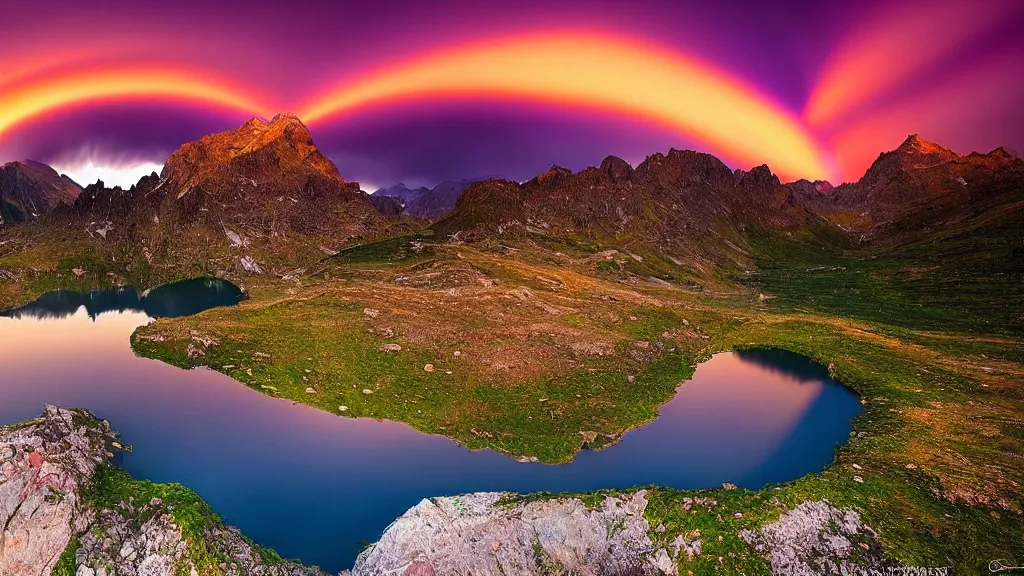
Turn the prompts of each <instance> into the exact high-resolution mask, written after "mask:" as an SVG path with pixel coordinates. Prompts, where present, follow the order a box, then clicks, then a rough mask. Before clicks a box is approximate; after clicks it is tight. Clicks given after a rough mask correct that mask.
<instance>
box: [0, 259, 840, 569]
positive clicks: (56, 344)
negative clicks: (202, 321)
mask: <svg viewBox="0 0 1024 576" xmlns="http://www.w3.org/2000/svg"><path fill="white" fill-rule="evenodd" d="M242 298H243V295H242V293H241V291H240V290H239V289H238V288H237V287H235V286H233V285H231V284H230V283H227V282H224V281H220V280H213V279H197V280H190V281H187V282H183V283H178V284H174V285H168V286H164V287H161V288H157V289H154V290H152V291H148V292H144V293H137V292H136V291H134V290H131V289H121V290H106V291H96V292H91V293H75V292H64V291H62V292H54V293H50V294H47V295H45V296H43V297H42V298H40V299H39V300H37V301H36V302H34V303H32V304H30V305H27V306H24V307H22V308H19V309H17V310H14V311H8V312H6V313H4V316H2V317H0V367H2V368H0V370H2V378H0V398H2V401H0V424H10V423H14V422H19V421H22V420H25V419H28V418H31V417H34V416H37V415H38V414H40V413H41V412H42V409H43V404H45V403H51V404H57V405H61V406H75V407H84V408H88V409H89V410H91V411H92V412H93V413H95V414H96V415H97V416H99V417H101V418H105V419H107V420H109V421H110V423H111V425H112V426H113V427H114V429H115V430H117V431H119V432H120V433H121V434H122V439H123V440H124V442H126V443H128V444H131V445H132V446H133V448H134V450H133V451H132V452H130V453H124V454H122V455H120V456H119V457H118V462H119V463H120V464H121V465H122V466H124V467H125V468H126V469H127V470H128V471H129V472H130V473H131V474H132V475H133V476H135V477H136V478H148V479H150V480H153V481H155V482H181V483H183V484H185V485H187V486H189V487H190V488H192V489H194V490H195V491H196V492H198V493H199V494H200V495H202V497H203V498H205V499H206V501H207V502H209V504H210V505H211V506H212V507H213V508H214V509H215V510H216V511H217V512H218V513H219V514H220V515H221V516H222V517H223V518H224V520H225V522H227V523H228V524H232V525H235V526H238V527H240V528H241V529H242V530H243V532H244V533H245V534H246V535H248V536H250V537H252V538H253V539H255V540H256V541H257V542H259V543H261V544H264V545H266V546H269V547H272V548H274V549H276V550H277V551H278V552H280V553H281V555H282V556H285V557H289V558H298V559H300V560H302V561H303V562H306V563H309V564H316V565H320V566H321V567H323V568H324V569H326V570H328V571H331V572H337V571H338V570H341V569H343V568H347V567H351V565H352V563H353V562H354V560H355V556H356V554H357V553H358V552H359V550H360V549H361V547H362V546H363V545H364V544H365V543H367V542H373V541H376V540H377V538H378V537H379V536H380V534H381V532H382V531H383V530H384V529H385V528H386V527H387V525H388V524H389V523H390V522H391V521H392V520H394V519H395V518H396V517H397V516H399V515H401V514H402V512H404V511H405V510H406V509H407V508H409V507H411V506H413V505H415V504H416V503H417V502H418V501H419V500H420V499H422V498H425V497H429V496H442V495H452V494H459V493H464V492H476V491H498V490H509V491H515V492H534V491H540V490H549V491H586V490H592V489H598V488H627V487H630V486H635V485H648V484H659V485H665V486H673V487H677V488H703V487H712V486H718V485H720V484H722V483H723V482H732V483H734V484H737V485H739V486H744V487H749V488H758V487H760V486H763V485H764V484H766V483H769V482H782V481H787V480H793V479H795V478H798V477H800V476H802V475H804V474H807V473H809V472H814V471H817V470H820V469H822V468H823V467H824V466H825V465H827V464H828V463H829V462H830V461H831V460H832V456H833V452H834V450H835V448H836V446H837V445H839V444H841V443H842V442H844V441H845V440H846V438H847V437H848V436H849V433H850V427H851V426H850V421H851V419H852V418H853V417H854V416H856V415H857V414H859V413H860V405H859V402H858V399H857V396H856V395H855V394H854V393H853V392H851V391H850V390H849V389H847V388H845V387H843V386H841V385H839V384H837V383H836V382H834V381H833V380H832V379H831V378H830V377H829V374H828V371H827V370H826V369H825V368H824V367H823V366H821V365H820V364H817V363H815V362H813V361H811V360H810V359H808V358H806V357H804V356H800V355H797V354H793V353H790V352H785V351H781V350H747V351H734V352H726V353H721V354H716V355H715V356H714V357H712V358H711V359H710V360H708V361H707V362H704V363H702V364H700V365H699V366H698V367H697V370H696V373H695V374H694V376H693V378H691V379H690V380H688V381H686V382H683V383H682V384H681V385H680V386H679V388H678V390H677V393H676V395H675V397H674V398H673V399H672V400H670V401H669V402H668V403H666V404H664V405H663V406H662V407H661V408H660V416H659V417H658V418H657V419H656V420H655V421H653V422H651V423H649V424H647V425H645V426H643V427H640V428H638V429H636V430H633V431H631V432H628V433H626V434H624V435H623V437H622V440H621V441H620V442H619V443H617V444H615V445H613V446H610V447H608V448H606V449H604V450H600V451H587V450H585V451H582V452H580V453H579V454H578V455H577V456H576V458H575V460H574V461H573V462H572V463H571V464H562V465H545V464H527V463H519V462H515V461H513V460H512V459H511V458H509V457H507V456H503V455H500V454H497V453H494V452H490V451H475V452H474V451H469V450H466V449H465V448H462V447H460V446H458V445H456V444H455V443H454V442H452V441H450V440H448V439H447V438H444V437H440V436H431V435H427V434H423V433H421V432H418V431H416V430H414V429H412V428H410V427H408V426H406V425H404V424H401V423H398V422H389V421H383V422H380V421H376V420H372V419H355V418H346V417H341V416H337V415H334V414H328V413H326V412H322V411H320V410H316V409H313V408H310V407H307V406H303V405H294V404H292V403H291V402H290V401H285V400H281V399H275V398H271V397H269V396H265V395H263V394H260V393H258V392H255V391H253V390H251V389H249V388H246V387H245V386H243V385H241V384H239V383H238V382H236V381H234V380H232V379H231V378H229V377H227V376H225V375H223V374H220V373H218V372H214V371H211V370H206V369H198V370H191V371H186V370H181V369H179V368H175V367H173V366H169V365H166V364H163V363H160V362H158V361H155V360H148V359H144V358H137V357H135V355H134V354H133V352H132V350H131V347H130V345H129V336H130V335H131V333H132V332H133V331H134V330H135V328H137V327H139V326H141V325H144V324H146V323H148V322H150V321H152V319H153V318H155V317H161V316H181V315H185V314H192V313H196V312H198V311H200V310H202V309H205V308H209V307H212V306H225V305H232V304H235V303H237V302H238V301H240V300H241V299H242Z"/></svg>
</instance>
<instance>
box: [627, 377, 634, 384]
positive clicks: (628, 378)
mask: <svg viewBox="0 0 1024 576" xmlns="http://www.w3.org/2000/svg"><path fill="white" fill-rule="evenodd" d="M626 382H629V383H630V384H632V383H634V382H636V376H633V375H629V376H626Z"/></svg>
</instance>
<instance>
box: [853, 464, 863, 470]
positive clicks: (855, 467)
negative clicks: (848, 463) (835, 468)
mask: <svg viewBox="0 0 1024 576" xmlns="http://www.w3.org/2000/svg"><path fill="white" fill-rule="evenodd" d="M852 468H853V469H854V470H863V468H861V467H860V465H859V464H853V465H852Z"/></svg>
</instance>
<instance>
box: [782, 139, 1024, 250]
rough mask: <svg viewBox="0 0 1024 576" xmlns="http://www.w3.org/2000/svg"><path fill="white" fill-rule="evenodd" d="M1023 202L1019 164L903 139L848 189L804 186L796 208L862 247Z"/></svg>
mask: <svg viewBox="0 0 1024 576" xmlns="http://www.w3.org/2000/svg"><path fill="white" fill-rule="evenodd" d="M1022 197H1024V161H1022V160H1021V158H1020V157H1019V156H1016V155H1015V154H1012V153H1009V152H1007V151H1006V150H1005V149H1003V148H997V149H995V150H993V151H992V152H989V153H988V154H979V153H977V152H975V153H971V154H969V155H967V156H961V155H959V154H957V153H956V152H954V151H952V150H949V149H948V148H944V147H942V146H939V145H938V144H934V143H932V142H928V141H926V140H923V139H921V138H920V137H919V136H918V135H916V134H913V135H911V136H909V137H908V138H907V139H906V140H905V141H904V142H903V143H902V144H901V145H900V146H899V147H898V148H896V149H895V150H893V151H891V152H883V153H882V154H881V155H879V157H878V159H877V160H875V162H874V163H873V164H872V165H871V167H870V168H868V170H867V172H866V173H865V174H864V176H863V177H862V178H861V179H860V180H858V181H857V182H854V183H849V184H841V185H839V186H837V187H835V188H834V189H832V188H831V187H825V188H823V189H821V190H812V189H810V188H808V187H804V188H803V189H802V190H801V191H800V194H799V201H800V202H801V203H804V204H805V205H807V206H808V207H809V208H810V209H812V210H813V211H815V212H816V213H818V214H821V215H823V216H825V217H826V218H828V219H829V221H831V222H833V223H834V224H836V225H838V226H841V227H842V228H843V229H844V230H847V231H850V232H853V233H855V236H856V237H857V238H858V239H860V240H862V241H868V240H872V239H876V238H877V239H881V240H883V241H890V242H892V241H908V240H909V239H910V238H909V237H908V235H910V236H914V234H915V232H922V231H923V232H927V231H928V230H930V229H936V228H939V227H946V226H949V225H953V224H955V222H957V221H961V220H965V219H968V218H970V217H971V215H972V214H973V213H976V212H979V211H982V210H986V209H987V208H988V207H992V206H995V205H998V204H1006V203H1011V204H1012V203H1013V202H1014V198H1017V199H1021V198H1022Z"/></svg>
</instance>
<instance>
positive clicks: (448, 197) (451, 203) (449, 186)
mask: <svg viewBox="0 0 1024 576" xmlns="http://www.w3.org/2000/svg"><path fill="white" fill-rule="evenodd" d="M482 180H483V179H480V178H476V179H474V178H470V179H465V180H459V181H458V182H453V181H449V180H445V181H444V182H441V183H440V184H438V185H437V186H434V187H433V188H426V187H420V188H413V189H410V188H408V187H406V186H405V184H396V185H394V186H389V187H387V188H381V189H379V190H377V191H376V192H374V193H373V195H372V199H374V206H376V207H377V209H378V210H380V211H381V213H382V214H384V215H386V216H387V215H391V214H390V213H391V212H393V211H394V205H395V204H397V205H398V206H399V207H400V210H399V213H401V214H408V215H410V216H418V217H420V218H426V219H428V220H438V219H440V218H444V217H445V216H447V215H448V214H449V213H450V212H451V211H452V210H453V209H454V208H455V204H456V203H457V202H458V200H459V196H460V195H461V194H462V191H463V190H465V189H466V188H469V187H470V186H472V185H473V184H475V183H477V182H481V181H482ZM377 198H379V199H380V200H376V199H377ZM385 198H391V199H393V200H394V202H389V201H387V200H384V199H385Z"/></svg>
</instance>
